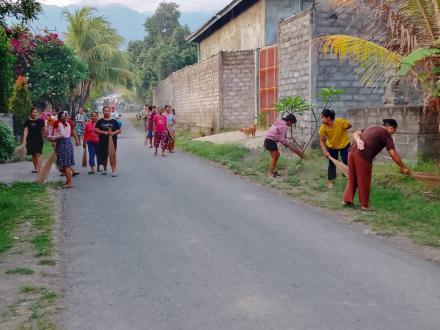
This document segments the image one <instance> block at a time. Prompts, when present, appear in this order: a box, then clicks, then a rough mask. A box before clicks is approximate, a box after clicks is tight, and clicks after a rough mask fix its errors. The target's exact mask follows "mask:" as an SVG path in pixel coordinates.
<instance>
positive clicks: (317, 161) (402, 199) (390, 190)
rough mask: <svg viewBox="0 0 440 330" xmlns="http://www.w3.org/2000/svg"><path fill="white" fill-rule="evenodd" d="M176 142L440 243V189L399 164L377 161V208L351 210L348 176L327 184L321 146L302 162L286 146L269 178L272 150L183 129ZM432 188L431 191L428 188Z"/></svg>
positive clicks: (423, 165)
mask: <svg viewBox="0 0 440 330" xmlns="http://www.w3.org/2000/svg"><path fill="white" fill-rule="evenodd" d="M176 147H177V148H179V149H181V150H183V151H185V152H189V153H192V154H194V155H196V156H199V157H202V158H205V159H208V160H211V161H214V162H216V163H219V164H221V165H223V166H226V167H227V168H228V169H229V170H231V171H232V172H233V173H235V174H238V175H241V176H244V177H248V178H250V179H252V180H253V181H256V182H258V183H259V184H262V185H265V186H270V187H273V188H276V189H278V190H281V191H283V192H284V193H286V194H287V195H289V196H292V197H295V198H297V199H299V200H301V201H303V202H306V203H308V204H312V205H315V206H319V207H322V208H326V209H329V210H332V211H344V213H345V214H347V213H348V215H349V216H350V217H351V218H353V219H354V220H355V221H360V222H364V223H367V224H369V225H371V226H372V229H373V230H374V231H375V232H377V233H378V234H382V235H394V234H399V233H403V234H405V235H407V236H408V237H409V238H410V239H412V240H414V241H416V242H418V243H420V244H424V245H429V246H434V247H440V189H438V188H436V189H432V188H431V189H429V187H426V186H424V185H423V184H422V183H420V182H418V181H416V180H415V179H413V178H411V177H407V176H404V175H401V174H400V173H398V168H397V167H396V166H395V165H394V164H391V163H378V162H376V163H375V164H374V169H373V179H372V189H371V197H370V202H371V205H372V207H373V208H374V209H375V210H376V211H375V212H370V213H364V212H361V211H360V210H359V208H358V207H355V208H353V209H350V208H348V209H347V208H343V207H342V206H341V199H342V194H343V191H344V189H345V185H346V179H345V178H343V177H341V176H340V175H339V177H338V179H337V180H336V182H335V188H334V189H332V190H329V189H327V186H326V184H327V161H326V160H325V159H324V158H323V157H322V155H321V153H320V152H319V151H318V150H311V151H309V152H308V155H309V159H308V160H307V161H300V160H299V159H298V158H297V157H295V156H292V154H290V153H288V152H284V150H281V151H282V152H283V154H282V156H281V158H280V160H279V162H278V165H277V170H278V171H279V172H280V173H281V175H282V176H281V178H279V179H270V178H268V177H267V168H268V164H269V154H268V153H267V152H265V151H258V150H252V151H250V150H248V149H246V148H245V147H244V146H242V145H239V144H223V145H216V144H213V143H210V142H201V141H194V140H192V137H191V134H190V133H189V132H181V131H179V132H178V135H177V139H176ZM410 167H411V169H412V170H414V171H423V172H438V170H439V169H438V167H437V166H436V164H435V163H433V162H424V161H420V162H418V163H416V164H413V165H412V166H410ZM427 190H430V194H426V193H425V192H426V191H427ZM355 201H356V202H357V197H356V199H355Z"/></svg>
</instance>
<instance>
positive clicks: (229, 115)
mask: <svg viewBox="0 0 440 330" xmlns="http://www.w3.org/2000/svg"><path fill="white" fill-rule="evenodd" d="M153 101H154V104H157V105H163V104H171V105H173V107H174V108H175V110H176V120H177V122H178V124H179V125H180V126H183V127H186V128H192V127H198V128H200V129H202V130H204V131H206V132H208V133H209V132H211V131H212V129H214V130H218V129H219V128H238V127H242V126H247V125H250V124H251V123H253V121H254V117H255V114H254V113H255V110H254V109H255V55H254V51H235V52H221V53H219V54H217V55H215V56H212V57H210V58H208V59H206V60H204V61H201V62H199V63H197V64H194V65H192V66H188V67H185V68H184V69H182V70H179V71H177V72H174V73H173V74H172V75H170V76H169V77H168V78H167V79H165V80H164V81H162V82H161V83H160V84H159V85H158V86H157V88H156V89H155V90H154V94H153Z"/></svg>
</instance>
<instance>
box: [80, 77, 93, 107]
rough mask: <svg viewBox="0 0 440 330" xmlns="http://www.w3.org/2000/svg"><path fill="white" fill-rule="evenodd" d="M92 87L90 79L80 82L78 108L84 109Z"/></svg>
mask: <svg viewBox="0 0 440 330" xmlns="http://www.w3.org/2000/svg"><path fill="white" fill-rule="evenodd" d="M91 87H92V81H91V80H90V79H87V80H83V81H82V82H81V92H80V101H79V107H80V108H84V105H85V104H86V102H87V99H88V98H89V95H90V88H91Z"/></svg>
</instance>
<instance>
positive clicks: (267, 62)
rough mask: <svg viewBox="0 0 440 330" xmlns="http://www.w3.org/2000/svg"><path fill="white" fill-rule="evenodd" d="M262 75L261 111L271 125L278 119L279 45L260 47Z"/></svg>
mask: <svg viewBox="0 0 440 330" xmlns="http://www.w3.org/2000/svg"><path fill="white" fill-rule="evenodd" d="M259 77H260V79H259V80H260V87H259V96H260V111H259V113H260V114H262V115H265V116H266V120H267V123H268V124H269V125H271V124H272V123H273V122H274V121H275V120H276V119H277V113H276V111H275V102H276V101H277V98H278V47H277V46H272V47H267V48H263V49H260V61H259Z"/></svg>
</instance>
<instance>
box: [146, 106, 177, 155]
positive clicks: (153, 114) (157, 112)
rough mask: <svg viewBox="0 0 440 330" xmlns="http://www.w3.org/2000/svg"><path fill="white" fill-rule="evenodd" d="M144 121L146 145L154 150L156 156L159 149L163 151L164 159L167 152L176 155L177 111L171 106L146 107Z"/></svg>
mask: <svg viewBox="0 0 440 330" xmlns="http://www.w3.org/2000/svg"><path fill="white" fill-rule="evenodd" d="M142 119H143V120H144V127H145V131H146V136H145V145H146V146H147V145H148V146H149V147H150V148H153V149H154V156H157V152H158V149H159V148H161V149H162V157H166V154H165V153H166V151H168V152H169V153H174V143H175V140H176V111H175V110H174V109H173V108H172V107H171V106H170V105H165V106H159V107H157V106H155V105H153V106H151V105H145V107H144V110H143V111H142Z"/></svg>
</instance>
